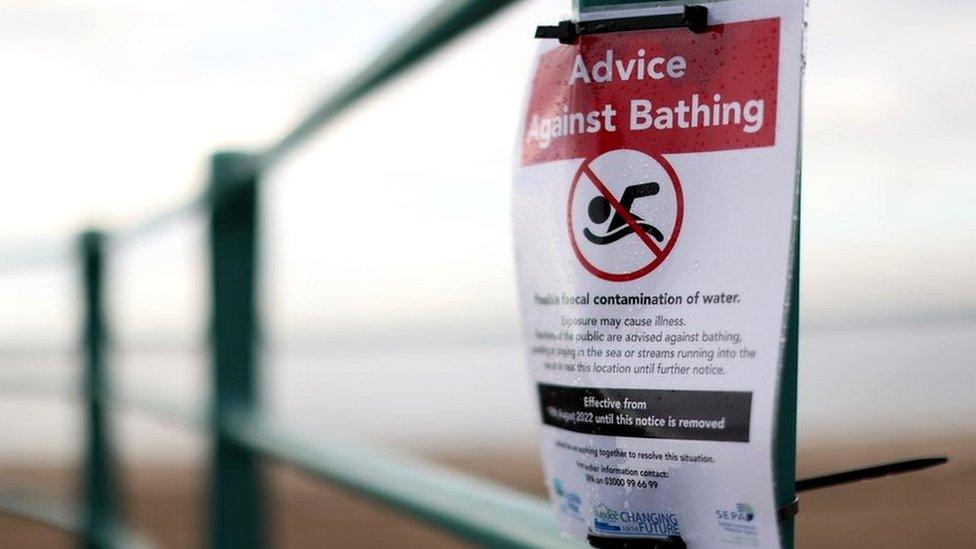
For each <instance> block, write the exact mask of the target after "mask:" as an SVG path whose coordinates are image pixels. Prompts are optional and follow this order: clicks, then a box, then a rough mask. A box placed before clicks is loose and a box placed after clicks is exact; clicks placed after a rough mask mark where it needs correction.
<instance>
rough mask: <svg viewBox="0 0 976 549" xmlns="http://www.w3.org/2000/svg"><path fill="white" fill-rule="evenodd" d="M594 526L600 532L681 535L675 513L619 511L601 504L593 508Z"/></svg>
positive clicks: (665, 535)
mask: <svg viewBox="0 0 976 549" xmlns="http://www.w3.org/2000/svg"><path fill="white" fill-rule="evenodd" d="M593 528H594V529H596V530H597V531H598V532H610V533H616V534H642V535H652V536H663V537H667V536H680V535H681V532H680V530H679V529H678V517H677V516H675V514H674V513H657V512H646V511H630V510H623V511H618V510H616V509H613V508H611V507H607V506H606V505H603V504H600V505H597V506H596V507H594V508H593Z"/></svg>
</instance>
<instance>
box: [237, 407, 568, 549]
mask: <svg viewBox="0 0 976 549" xmlns="http://www.w3.org/2000/svg"><path fill="white" fill-rule="evenodd" d="M226 432H227V433H228V436H232V437H233V438H234V439H235V440H237V441H238V442H239V443H240V444H243V445H245V446H247V447H249V448H251V449H252V450H255V451H257V452H260V453H261V454H263V455H265V456H266V457H268V458H271V459H274V460H277V461H280V462H283V463H287V464H291V465H293V466H295V467H298V468H300V469H302V470H304V471H306V472H308V473H311V474H313V475H315V476H319V477H322V478H324V479H327V480H329V481H331V482H332V483H334V484H336V485H339V486H342V487H344V488H346V489H349V490H351V491H352V492H354V493H356V494H359V495H363V496H366V497H369V498H370V499H373V500H374V501H377V502H379V503H382V504H385V505H388V506H390V507H393V508H395V509H397V510H399V511H401V512H405V513H408V514H411V515H413V516H414V517H417V518H419V519H422V520H425V521H427V522H430V523H431V524H433V525H435V526H437V527H438V528H440V529H442V530H445V531H448V532H450V533H453V534H455V535H457V536H459V537H461V538H464V539H467V540H470V541H473V542H476V543H479V544H481V545H485V546H493V547H576V546H579V547H583V546H582V545H579V544H578V542H574V541H572V540H570V539H568V538H565V537H563V536H560V535H559V533H558V531H559V530H558V528H557V526H556V523H555V520H554V518H553V515H552V511H551V510H550V508H549V506H548V505H547V504H546V503H545V502H543V501H541V500H538V499H535V498H532V497H530V496H526V495H524V494H520V493H518V492H516V491H514V490H510V489H507V488H504V487H501V486H498V485H495V484H492V483H490V482H488V481H484V480H479V479H476V478H473V477H470V476H467V475H463V474H460V473H457V472H454V471H451V470H448V469H445V468H442V467H437V466H434V465H432V464H428V463H422V462H418V461H414V460H411V459H409V458H408V457H406V456H402V455H397V454H396V453H395V452H392V451H382V452H381V451H377V450H375V449H369V448H366V447H363V446H361V445H360V444H359V443H356V442H353V441H349V440H341V439H330V441H329V442H327V443H313V442H310V441H309V440H308V437H305V436H300V435H298V434H297V433H290V432H288V431H287V430H285V429H284V428H282V427H280V426H278V425H275V424H273V423H272V422H269V421H268V420H267V419H265V418H261V417H260V416H255V415H249V414H244V413H241V414H238V415H236V416H235V417H234V419H232V420H231V422H230V424H229V425H226Z"/></svg>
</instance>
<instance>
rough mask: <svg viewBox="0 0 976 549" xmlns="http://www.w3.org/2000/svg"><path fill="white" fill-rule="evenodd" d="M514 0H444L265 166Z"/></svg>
mask: <svg viewBox="0 0 976 549" xmlns="http://www.w3.org/2000/svg"><path fill="white" fill-rule="evenodd" d="M513 1H514V0H444V1H443V2H441V4H439V5H438V6H437V7H436V8H434V9H433V10H431V11H430V12H429V13H428V14H427V15H425V16H424V17H423V18H422V19H421V20H420V21H418V22H416V23H415V24H414V25H413V26H412V27H410V29H409V30H407V31H406V32H405V33H404V34H403V35H402V36H400V38H398V39H396V40H394V41H393V42H392V43H391V44H389V45H388V46H387V47H386V48H385V49H384V50H383V51H382V52H381V53H380V54H379V56H378V57H376V58H375V59H374V60H373V61H372V62H370V63H369V64H367V65H366V66H365V67H364V68H363V69H362V70H360V71H359V72H358V73H356V74H355V75H354V76H353V77H352V78H350V79H349V80H347V81H346V83H345V84H344V85H342V86H341V87H340V88H339V89H338V90H337V91H336V92H335V93H333V94H332V95H330V96H329V97H327V98H326V99H325V100H324V101H322V102H321V103H320V104H319V105H318V106H317V107H315V108H314V109H312V111H311V112H310V113H308V115H307V116H305V118H303V119H302V121H301V122H300V123H299V124H298V125H297V126H295V128H294V129H292V130H291V131H290V132H288V133H287V134H286V135H285V136H284V137H282V138H281V139H280V140H279V141H278V142H277V143H276V144H275V145H274V146H272V147H271V148H269V149H268V150H267V151H265V152H264V153H262V155H261V158H260V163H261V166H262V167H267V166H269V165H271V164H273V163H274V162H275V161H277V160H278V159H279V158H280V157H281V156H282V155H284V154H285V153H286V152H288V151H289V150H291V149H293V148H295V147H296V146H298V145H299V144H301V143H302V142H303V141H305V140H306V139H308V138H309V137H310V136H311V135H312V134H314V133H315V132H316V131H318V130H320V129H321V128H322V127H324V126H325V125H326V124H328V123H329V122H330V121H331V120H333V119H334V118H335V117H336V116H338V115H339V114H340V113H342V112H343V111H345V110H346V109H348V108H349V107H350V106H352V105H353V104H354V103H356V102H357V101H358V100H360V99H362V98H363V97H365V96H366V95H368V94H369V93H370V92H372V91H374V90H375V89H376V88H378V87H379V86H380V85H382V84H384V83H386V82H388V81H389V80H391V79H392V78H393V77H395V76H397V75H398V74H400V73H402V72H404V71H405V70H407V69H409V68H411V67H412V66H414V65H416V64H417V63H418V62H420V61H421V60H423V59H425V58H426V57H428V56H430V55H431V54H433V53H434V52H436V51H437V50H439V49H440V48H441V47H443V46H445V45H446V44H448V43H449V42H451V41H452V40H453V39H455V38H457V37H458V36H460V35H462V34H464V32H465V31H467V30H469V29H470V28H472V27H475V26H477V25H478V24H479V23H481V22H483V21H484V20H486V19H488V18H489V17H491V16H492V15H494V14H495V13H497V12H498V11H500V10H501V9H502V8H504V7H506V6H508V5H509V4H511V3H513Z"/></svg>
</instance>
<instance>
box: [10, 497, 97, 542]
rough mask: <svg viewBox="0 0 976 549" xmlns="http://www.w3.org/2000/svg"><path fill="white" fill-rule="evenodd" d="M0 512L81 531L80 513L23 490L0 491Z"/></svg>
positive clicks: (68, 531)
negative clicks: (32, 495) (28, 494)
mask: <svg viewBox="0 0 976 549" xmlns="http://www.w3.org/2000/svg"><path fill="white" fill-rule="evenodd" d="M0 513H3V514H5V515H8V516H12V517H18V518H22V519H25V520H30V521H33V522H37V523H40V524H43V525H45V526H50V527H53V528H57V529H58V530H62V531H64V532H67V533H70V534H77V533H78V532H80V531H81V524H80V521H79V518H80V517H79V516H78V513H77V512H75V511H74V510H71V509H69V508H68V506H66V505H62V504H59V503H57V502H55V501H50V500H41V499H39V498H34V497H28V496H26V495H25V494H24V493H23V492H22V491H20V490H17V491H12V490H4V492H2V493H0Z"/></svg>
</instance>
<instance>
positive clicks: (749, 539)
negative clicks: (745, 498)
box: [715, 503, 759, 547]
mask: <svg viewBox="0 0 976 549" xmlns="http://www.w3.org/2000/svg"><path fill="white" fill-rule="evenodd" d="M715 519H716V521H717V522H718V525H719V527H721V528H722V530H724V531H725V535H724V537H723V538H722V541H724V542H726V543H734V544H737V545H746V546H750V547H757V546H758V544H759V540H758V538H757V537H756V536H757V535H758V532H757V530H756V525H755V524H754V523H753V521H754V520H756V510H755V509H753V508H752V505H750V504H748V503H736V504H735V507H733V508H729V509H716V510H715Z"/></svg>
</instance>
